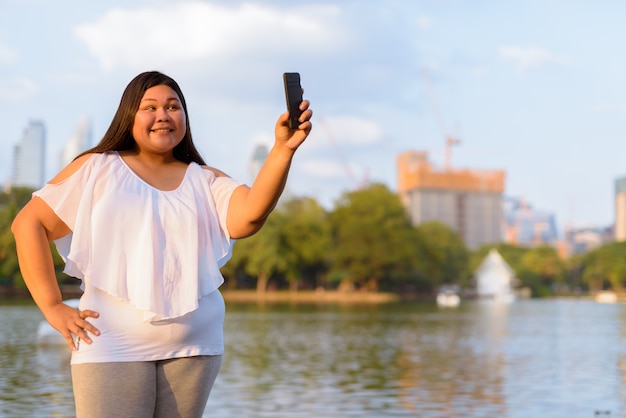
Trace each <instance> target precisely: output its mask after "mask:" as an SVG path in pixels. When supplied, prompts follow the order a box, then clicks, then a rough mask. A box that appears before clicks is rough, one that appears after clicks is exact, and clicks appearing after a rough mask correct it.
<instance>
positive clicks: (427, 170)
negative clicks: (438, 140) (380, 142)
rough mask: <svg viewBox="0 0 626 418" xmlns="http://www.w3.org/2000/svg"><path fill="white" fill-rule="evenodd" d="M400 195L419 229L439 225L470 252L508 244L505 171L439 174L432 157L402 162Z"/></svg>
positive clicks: (408, 155)
mask: <svg viewBox="0 0 626 418" xmlns="http://www.w3.org/2000/svg"><path fill="white" fill-rule="evenodd" d="M397 169H398V193H399V194H400V198H401V199H402V202H403V204H404V206H405V208H406V209H407V211H408V213H409V216H410V218H411V221H412V223H413V224H414V225H419V224H421V223H424V222H428V221H439V222H442V223H444V224H446V225H448V226H449V227H450V228H452V229H453V230H455V231H456V232H457V233H458V234H459V235H460V236H461V238H463V240H464V241H465V245H467V246H468V247H469V248H472V249H474V248H477V247H479V246H481V245H484V244H495V243H498V242H502V241H503V240H504V231H503V224H504V212H503V198H502V194H503V192H504V179H505V172H504V171H501V170H495V171H486V170H481V171H479V170H466V169H464V170H453V169H450V168H446V169H445V170H436V169H435V168H434V167H433V166H432V164H431V163H430V162H429V161H428V154H427V153H426V152H415V151H408V152H404V153H402V154H400V155H399V156H398V157H397Z"/></svg>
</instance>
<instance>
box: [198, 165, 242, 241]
mask: <svg viewBox="0 0 626 418" xmlns="http://www.w3.org/2000/svg"><path fill="white" fill-rule="evenodd" d="M204 171H205V172H206V173H207V175H208V176H209V181H210V189H211V195H212V196H213V199H214V201H215V208H216V209H217V214H218V217H219V221H220V227H221V228H222V230H224V231H225V232H226V234H228V236H229V237H230V234H229V232H228V227H227V224H226V217H227V214H228V204H229V202H230V197H231V196H232V194H233V192H234V191H235V189H236V188H237V187H239V186H241V185H243V183H241V182H239V181H237V180H234V179H232V178H230V177H226V176H224V177H216V176H215V174H213V172H212V171H210V170H204Z"/></svg>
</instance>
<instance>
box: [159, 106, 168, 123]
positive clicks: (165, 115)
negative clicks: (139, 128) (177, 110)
mask: <svg viewBox="0 0 626 418" xmlns="http://www.w3.org/2000/svg"><path fill="white" fill-rule="evenodd" d="M169 120H170V115H169V113H168V112H167V109H163V108H161V109H159V110H157V121H159V122H165V121H169Z"/></svg>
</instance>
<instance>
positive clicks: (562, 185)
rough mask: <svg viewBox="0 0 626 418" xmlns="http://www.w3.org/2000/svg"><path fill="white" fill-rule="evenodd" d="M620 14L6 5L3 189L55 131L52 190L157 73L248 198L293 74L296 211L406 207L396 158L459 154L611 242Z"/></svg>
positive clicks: (511, 5)
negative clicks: (378, 203)
mask: <svg viewBox="0 0 626 418" xmlns="http://www.w3.org/2000/svg"><path fill="white" fill-rule="evenodd" d="M33 11H36V12H33ZM625 13H626V4H622V3H621V2H618V1H608V2H603V3H602V5H598V4H597V3H593V2H592V1H591V0H577V1H575V2H569V1H565V0H555V1H553V2H543V1H539V0H530V1H521V0H514V1H512V2H507V3H506V4H502V3H500V2H497V1H495V0H479V1H464V0H442V1H437V2H434V1H431V0H416V1H413V2H408V1H389V2H374V1H356V0H348V1H345V2H336V1H324V0H322V1H303V2H298V4H293V3H288V2H284V1H282V0H257V1H251V2H240V1H228V2H226V1H199V0H198V1H194V0H183V1H180V2H176V3H174V4H172V3H168V2H163V1H161V0H157V1H156V2H155V1H146V0H138V1H136V2H132V3H128V2H122V1H121V0H112V1H111V2H106V4H104V3H103V4H100V3H93V4H92V3H87V4H84V5H81V7H78V8H77V7H75V5H74V3H71V2H68V1H65V0H60V1H59V2H55V3H48V2H42V1H40V0H23V1H15V0H0V111H1V112H2V115H3V140H2V141H0V178H4V179H7V178H9V177H10V175H11V174H10V166H11V162H10V156H11V154H12V152H11V147H12V146H13V144H14V143H15V142H17V141H18V138H19V135H20V134H21V130H22V129H23V127H24V126H25V125H26V124H27V123H28V120H30V119H33V118H35V119H41V120H44V121H45V122H46V125H47V131H48V161H49V165H50V167H49V169H48V171H47V177H48V178H49V177H51V176H52V175H54V173H55V172H56V170H57V167H56V165H57V163H56V162H57V161H58V158H59V157H58V156H59V154H60V153H61V152H62V148H63V146H64V144H65V142H66V141H67V139H68V138H69V137H70V136H71V135H72V134H73V133H74V131H75V129H76V125H77V123H78V121H79V120H80V119H81V118H82V117H85V116H87V117H89V118H90V119H91V120H92V126H91V129H92V137H93V140H94V142H97V141H98V140H99V138H101V137H102V135H103V133H104V131H105V130H106V128H107V126H108V124H109V122H110V120H111V119H112V116H113V113H114V112H115V108H116V106H117V104H118V102H119V98H120V96H121V93H122V90H123V89H124V87H125V86H126V84H127V83H128V81H129V80H130V79H131V78H132V77H134V76H135V75H136V74H137V73H138V72H141V71H144V70H152V69H157V70H161V71H163V72H165V73H166V74H168V75H171V76H173V77H174V78H175V79H176V80H177V81H178V82H179V84H180V85H181V88H182V89H183V91H184V92H185V95H186V99H187V102H188V104H189V117H190V122H191V126H192V132H193V135H194V140H195V142H196V144H197V145H198V148H199V149H200V151H201V153H202V155H203V156H204V157H205V159H206V160H207V161H208V162H209V164H211V165H214V166H215V167H217V168H219V169H222V170H223V171H225V172H227V173H228V174H230V175H231V176H233V177H234V178H237V179H240V180H242V181H247V178H248V161H249V158H250V155H251V153H252V150H253V149H254V147H255V146H256V145H259V144H262V145H266V146H271V144H272V133H273V126H274V122H275V120H276V118H277V117H278V114H280V113H281V112H282V111H284V108H285V104H284V94H283V91H282V77H281V75H282V72H284V71H299V72H300V73H301V75H302V83H303V86H304V88H305V97H307V98H309V99H311V102H312V107H313V110H314V117H313V122H314V130H313V132H312V134H311V136H310V137H309V140H308V141H307V143H305V145H304V146H303V147H302V149H301V150H300V151H299V152H298V154H297V155H296V158H295V161H294V164H293V166H292V167H293V168H292V172H291V175H290V180H289V184H288V187H289V190H290V191H292V192H293V193H295V194H299V195H308V196H312V197H314V198H316V199H317V200H318V201H320V202H321V203H323V204H324V205H325V206H326V207H329V206H332V204H333V202H334V201H335V200H336V199H338V198H339V197H340V194H341V193H342V192H344V191H347V190H352V189H354V188H356V187H358V186H359V185H361V184H362V183H363V180H364V179H367V180H369V181H372V182H382V183H384V184H386V185H387V186H388V187H390V189H392V190H394V191H397V190H396V183H397V180H396V176H397V174H396V165H395V157H396V155H398V154H400V153H402V152H405V151H427V152H429V154H430V155H431V156H432V160H433V162H434V163H435V164H437V165H439V166H444V165H445V162H446V161H448V159H447V157H446V155H447V153H446V140H447V138H448V137H451V136H452V137H454V138H455V139H459V140H460V143H457V145H454V146H453V147H451V150H450V151H451V154H450V159H449V161H450V163H451V165H452V166H453V167H455V168H468V169H485V170H504V171H506V173H507V175H506V194H507V195H508V196H515V197H520V198H523V199H524V200H525V201H527V202H531V203H532V205H533V206H534V207H535V208H537V209H539V210H542V211H546V212H550V213H554V214H555V216H556V217H557V222H558V226H559V228H561V229H562V228H563V227H564V225H609V224H612V223H613V221H614V204H615V203H614V187H613V186H614V181H615V179H617V178H620V177H623V176H624V175H626V166H624V164H623V161H622V158H621V154H622V152H621V144H622V143H623V138H624V136H625V135H626V126H625V124H624V119H625V118H626V95H625V94H624V93H625V90H626V82H624V81H623V74H624V73H625V72H626V58H624V57H622V56H621V54H619V53H617V51H619V50H620V48H621V39H622V38H623V36H626V28H624V25H623V24H622V22H621V19H620V17H621V16H623V15H624V14H625ZM557 16H558V18H556V17H557ZM155 22H165V23H167V27H168V28H169V29H168V31H167V35H168V36H163V34H164V32H163V25H162V24H155ZM242 28H245V30H244V29H242ZM41 39H46V40H47V42H46V45H44V44H42V42H41Z"/></svg>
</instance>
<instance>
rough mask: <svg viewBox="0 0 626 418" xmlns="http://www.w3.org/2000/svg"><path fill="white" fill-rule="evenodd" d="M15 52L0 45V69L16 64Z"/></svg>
mask: <svg viewBox="0 0 626 418" xmlns="http://www.w3.org/2000/svg"><path fill="white" fill-rule="evenodd" d="M17 57H18V56H17V52H15V51H13V50H12V49H11V48H9V47H8V46H6V45H2V44H0V67H4V66H8V65H11V64H15V63H16V62H17Z"/></svg>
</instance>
